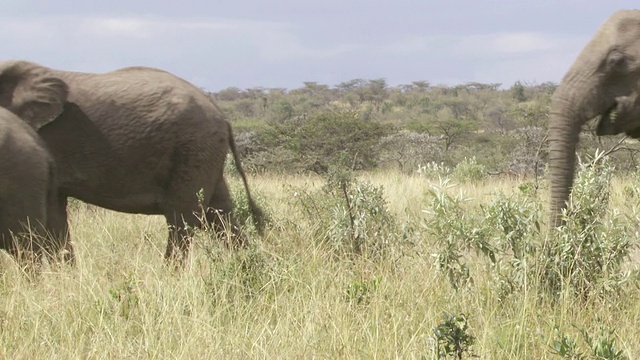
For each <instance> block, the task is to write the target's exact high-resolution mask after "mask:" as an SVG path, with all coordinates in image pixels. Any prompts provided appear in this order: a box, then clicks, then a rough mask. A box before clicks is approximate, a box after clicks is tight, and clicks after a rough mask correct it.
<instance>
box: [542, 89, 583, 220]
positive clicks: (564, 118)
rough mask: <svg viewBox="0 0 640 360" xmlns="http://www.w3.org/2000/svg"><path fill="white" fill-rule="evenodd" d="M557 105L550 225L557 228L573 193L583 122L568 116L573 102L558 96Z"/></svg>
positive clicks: (552, 144) (551, 156) (551, 148)
mask: <svg viewBox="0 0 640 360" xmlns="http://www.w3.org/2000/svg"><path fill="white" fill-rule="evenodd" d="M556 104H557V105H556V106H553V107H552V111H551V113H550V118H549V172H550V174H551V177H550V188H551V204H550V210H551V219H550V225H551V226H553V227H554V228H555V227H557V226H560V225H561V224H562V210H563V209H564V208H565V206H566V201H567V200H568V199H569V193H570V192H571V186H572V184H573V175H574V169H575V163H576V145H577V144H578V136H579V133H580V125H581V124H580V123H579V122H578V121H576V119H574V118H572V117H571V116H570V115H568V109H566V107H569V106H571V105H570V104H569V103H568V102H567V101H566V100H560V99H558V100H556ZM559 104H563V106H560V105H559ZM563 107H564V108H563Z"/></svg>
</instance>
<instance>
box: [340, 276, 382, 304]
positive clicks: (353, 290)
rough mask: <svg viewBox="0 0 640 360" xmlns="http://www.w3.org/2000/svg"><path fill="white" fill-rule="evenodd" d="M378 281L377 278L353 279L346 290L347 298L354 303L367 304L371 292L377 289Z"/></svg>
mask: <svg viewBox="0 0 640 360" xmlns="http://www.w3.org/2000/svg"><path fill="white" fill-rule="evenodd" d="M379 283H380V281H379V280H378V279H377V278H374V279H371V280H368V281H367V280H354V281H353V282H351V283H350V284H349V287H347V291H346V297H347V300H348V301H350V302H353V303H354V304H356V305H365V304H368V303H369V301H370V300H371V296H372V294H373V293H374V292H375V291H376V290H377V289H378V285H379Z"/></svg>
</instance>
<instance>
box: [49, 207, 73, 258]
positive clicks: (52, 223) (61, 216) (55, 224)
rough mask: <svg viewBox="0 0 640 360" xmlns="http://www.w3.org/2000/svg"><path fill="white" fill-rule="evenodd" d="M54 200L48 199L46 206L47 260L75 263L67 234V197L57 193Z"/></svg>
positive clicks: (69, 237) (69, 236)
mask: <svg viewBox="0 0 640 360" xmlns="http://www.w3.org/2000/svg"><path fill="white" fill-rule="evenodd" d="M54 200H55V201H50V203H49V206H48V215H49V217H48V221H47V222H48V224H47V227H48V229H47V232H48V236H49V238H50V239H49V242H48V244H49V246H48V247H47V248H46V249H45V254H46V256H47V258H48V260H49V262H51V261H55V262H59V261H60V260H62V262H64V263H67V264H69V265H71V266H75V265H76V256H75V252H74V250H73V245H72V244H71V235H70V234H69V219H68V215H67V197H66V196H65V195H59V196H58V197H57V198H56V199H54Z"/></svg>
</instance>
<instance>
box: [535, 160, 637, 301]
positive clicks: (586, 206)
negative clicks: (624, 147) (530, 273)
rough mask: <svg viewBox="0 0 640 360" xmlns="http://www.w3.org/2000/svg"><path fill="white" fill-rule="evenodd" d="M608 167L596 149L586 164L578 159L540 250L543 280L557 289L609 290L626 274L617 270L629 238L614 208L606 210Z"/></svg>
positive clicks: (581, 293)
mask: <svg viewBox="0 0 640 360" xmlns="http://www.w3.org/2000/svg"><path fill="white" fill-rule="evenodd" d="M613 170H614V169H613V167H612V166H611V165H609V163H608V162H607V158H606V157H603V156H602V153H601V152H596V155H595V158H594V160H593V161H592V162H591V163H590V164H584V163H580V171H579V173H578V176H577V178H576V181H575V183H574V185H573V190H572V193H571V197H570V200H569V203H568V206H567V209H566V210H565V211H564V213H563V216H564V218H565V219H566V224H565V225H563V226H561V227H560V228H559V229H558V231H557V234H555V237H554V238H553V239H552V240H553V241H552V242H551V243H550V244H548V245H549V246H548V249H547V251H546V252H545V254H544V255H546V256H547V258H546V259H545V260H546V261H547V264H548V266H546V267H545V268H546V269H547V270H546V271H545V273H544V282H545V283H546V285H547V287H548V290H550V291H551V293H553V294H558V293H559V292H560V291H561V290H562V289H563V287H564V285H568V286H569V287H570V289H571V290H572V291H573V292H574V293H575V294H577V295H579V296H581V297H583V298H586V297H587V296H589V295H592V294H600V295H604V294H609V293H611V292H612V291H615V290H617V289H620V285H621V284H622V283H624V282H625V280H626V278H625V276H624V274H623V273H622V271H621V265H622V263H623V261H624V260H625V259H626V258H628V256H629V252H630V248H631V241H630V238H629V236H628V234H629V233H631V232H630V231H628V229H627V227H628V225H626V224H625V223H624V222H622V221H621V216H620V214H619V213H618V212H617V211H616V210H611V211H610V210H609V209H608V205H609V196H610V186H609V183H610V180H611V178H612V175H613Z"/></svg>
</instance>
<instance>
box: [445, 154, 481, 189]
mask: <svg viewBox="0 0 640 360" xmlns="http://www.w3.org/2000/svg"><path fill="white" fill-rule="evenodd" d="M486 177H487V170H486V168H485V167H484V165H482V164H479V163H478V160H476V157H475V156H473V157H471V158H466V157H465V158H464V160H462V161H461V162H459V163H458V165H456V167H455V168H454V169H453V171H452V173H451V178H453V179H455V180H457V181H459V182H461V183H465V182H472V183H473V182H478V181H482V180H484V179H485V178H486Z"/></svg>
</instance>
